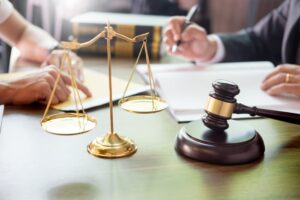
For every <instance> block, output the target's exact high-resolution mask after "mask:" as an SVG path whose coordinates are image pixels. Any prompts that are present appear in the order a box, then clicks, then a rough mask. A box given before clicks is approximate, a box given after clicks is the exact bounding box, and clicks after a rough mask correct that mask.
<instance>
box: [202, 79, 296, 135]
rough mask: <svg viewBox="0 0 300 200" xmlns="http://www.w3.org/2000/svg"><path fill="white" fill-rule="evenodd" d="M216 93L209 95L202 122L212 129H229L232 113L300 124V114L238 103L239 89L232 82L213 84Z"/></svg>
mask: <svg viewBox="0 0 300 200" xmlns="http://www.w3.org/2000/svg"><path fill="white" fill-rule="evenodd" d="M212 86H213V88H214V92H211V93H210V94H209V98H208V101H207V105H206V107H205V112H206V115H204V116H203V118H202V121H203V123H204V124H205V126H207V127H208V128H210V129H213V130H218V131H223V130H225V129H227V128H228V126H229V125H228V122H227V120H228V119H230V118H231V115H232V113H237V114H249V115H251V116H255V115H258V116H262V117H268V118H272V119H276V120H280V121H285V122H289V123H294V124H300V114H295V113H289V112H281V111H275V110H267V109H261V108H257V107H255V106H254V107H249V106H246V105H243V104H241V103H237V101H236V99H235V96H236V95H237V94H239V93H240V89H239V87H238V86H237V85H236V84H235V83H233V82H230V81H225V80H217V81H215V82H213V84H212Z"/></svg>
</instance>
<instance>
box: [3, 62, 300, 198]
mask: <svg viewBox="0 0 300 200" xmlns="http://www.w3.org/2000/svg"><path fill="white" fill-rule="evenodd" d="M90 65H91V66H94V67H92V68H95V69H97V67H96V66H97V65H98V64H97V61H96V60H92V61H91V63H90ZM129 66H130V64H129V65H128V66H125V67H123V66H121V63H118V62H117V63H115V67H114V69H115V71H114V72H113V73H115V75H116V76H119V75H120V76H125V77H126V75H124V72H125V71H126V70H127V71H128V69H129ZM101 71H105V70H103V69H101ZM43 109H44V107H41V106H31V107H23V108H21V107H14V106H6V107H5V113H4V118H3V122H2V130H1V134H0V199H1V200H19V199H20V200H21V199H22V200H23V199H26V200H27V199H28V200H29V199H30V200H42V199H49V200H69V199H70V200H71V199H72V200H81V199H82V200H94V199H95V200H96V199H97V200H99V199H104V200H106V199H107V200H119V199H120V200H137V199H139V200H140V199H143V200H147V199H151V200H153V199H172V200H181V199H188V200H193V199H197V200H198V199H209V200H210V199H212V200H218V199H230V200H231V199H237V200H242V199H251V200H253V199H255V200H257V199H264V200H265V199H272V200H274V199H300V126H297V125H292V124H287V123H283V122H278V121H274V120H270V119H252V120H240V121H241V123H243V124H248V125H250V126H252V127H254V128H255V129H256V130H257V131H258V132H259V133H260V134H261V136H262V137H263V139H264V142H265V146H266V152H265V155H264V158H263V159H261V160H259V161H256V162H254V163H250V164H244V165H236V166H221V165H213V164H208V163H201V162H196V161H193V160H190V159H185V158H183V157H181V156H179V155H177V154H176V152H175V151H174V142H175V138H176V135H177V133H178V131H179V130H180V128H181V127H182V126H183V125H184V124H178V123H177V122H176V121H175V120H174V119H173V118H172V117H171V116H170V114H169V113H168V111H163V112H160V113H157V114H149V115H138V114H132V113H128V112H126V111H123V110H122V109H121V108H119V107H118V106H115V107H114V122H115V130H116V132H118V133H119V134H120V135H124V136H127V137H129V138H131V139H133V140H134V141H135V142H136V144H137V145H138V151H137V153H136V154H134V155H133V156H131V157H127V158H121V159H103V158H97V157H94V156H92V155H90V154H88V152H87V150H86V149H87V144H88V143H89V142H90V141H92V140H93V139H95V138H96V137H98V136H101V135H103V134H105V133H106V132H107V131H108V129H109V110H108V108H107V106H103V107H100V108H96V109H92V110H89V111H88V113H89V114H90V115H92V116H94V117H96V118H97V120H98V125H97V127H96V129H94V130H93V131H91V132H89V133H87V134H83V135H78V136H56V135H51V134H48V133H45V132H44V131H43V130H42V129H41V126H40V124H39V121H40V119H41V116H42V113H43Z"/></svg>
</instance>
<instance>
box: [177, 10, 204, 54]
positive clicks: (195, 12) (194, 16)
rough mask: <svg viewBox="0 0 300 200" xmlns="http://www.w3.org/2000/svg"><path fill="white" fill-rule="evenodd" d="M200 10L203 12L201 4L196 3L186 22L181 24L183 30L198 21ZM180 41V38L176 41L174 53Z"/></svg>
mask: <svg viewBox="0 0 300 200" xmlns="http://www.w3.org/2000/svg"><path fill="white" fill-rule="evenodd" d="M199 12H201V6H199V5H198V4H197V5H194V6H193V7H192V8H191V9H190V11H189V12H188V14H187V16H186V19H185V22H184V23H183V24H182V26H181V31H183V30H184V29H186V28H187V27H188V26H189V25H190V24H192V23H193V22H195V21H196V19H197V18H198V16H197V15H198V14H199ZM180 43H181V41H180V39H179V40H177V41H176V43H175V44H174V45H173V46H172V53H175V52H176V51H177V48H178V47H179V45H180Z"/></svg>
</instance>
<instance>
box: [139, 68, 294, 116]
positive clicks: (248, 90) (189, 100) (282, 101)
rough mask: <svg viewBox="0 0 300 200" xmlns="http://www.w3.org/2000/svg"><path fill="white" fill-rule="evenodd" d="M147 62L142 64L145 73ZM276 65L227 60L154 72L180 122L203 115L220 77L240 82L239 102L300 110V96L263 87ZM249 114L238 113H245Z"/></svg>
mask: <svg viewBox="0 0 300 200" xmlns="http://www.w3.org/2000/svg"><path fill="white" fill-rule="evenodd" d="M143 68H144V66H140V72H141V73H142V74H145V71H144V73H143ZM164 69H166V70H164ZM272 69H273V65H272V64H271V63H269V62H252V63H226V64H215V65H212V66H206V67H203V66H202V67H201V66H195V65H192V64H184V65H182V64H181V65H177V66H176V65H174V64H172V65H157V66H153V74H154V77H155V79H156V82H157V84H158V86H159V93H160V95H161V96H162V97H163V98H164V99H165V100H166V101H167V102H168V104H169V110H170V112H171V114H172V115H173V116H174V117H175V119H176V120H177V121H179V122H184V121H191V120H195V119H199V118H201V116H202V115H203V114H204V110H203V108H204V106H205V105H206V101H207V99H208V95H209V92H211V91H213V88H212V82H214V81H215V80H218V79H224V80H229V81H232V82H234V83H236V84H238V86H239V88H240V91H241V92H240V94H239V95H237V96H236V99H237V101H238V102H240V103H243V104H245V105H248V106H257V107H260V108H268V109H274V110H281V111H289V112H300V102H299V98H296V97H291V96H285V97H282V96H281V97H278V96H277V97H273V96H270V95H268V94H266V93H265V92H264V91H262V90H261V89H260V85H261V82H262V80H263V79H264V77H265V76H266V75H267V74H268V73H269V72H270V71H271V70H272ZM245 116H247V117H248V115H234V116H233V117H245Z"/></svg>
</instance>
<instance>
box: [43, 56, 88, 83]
mask: <svg viewBox="0 0 300 200" xmlns="http://www.w3.org/2000/svg"><path fill="white" fill-rule="evenodd" d="M63 55H64V50H54V51H52V52H51V53H50V54H49V55H48V57H47V59H46V60H45V61H44V62H43V63H42V67H44V66H48V65H55V66H56V67H58V68H59V67H62V71H64V72H65V73H66V74H69V72H68V62H67V60H66V62H65V63H64V64H63V65H61V64H62V63H61V61H62V58H63ZM69 55H70V59H71V65H72V71H73V73H74V76H75V77H76V78H77V80H79V81H80V82H83V80H84V77H83V70H82V65H83V61H82V59H81V58H80V57H79V56H77V55H76V54H75V53H73V52H69Z"/></svg>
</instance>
